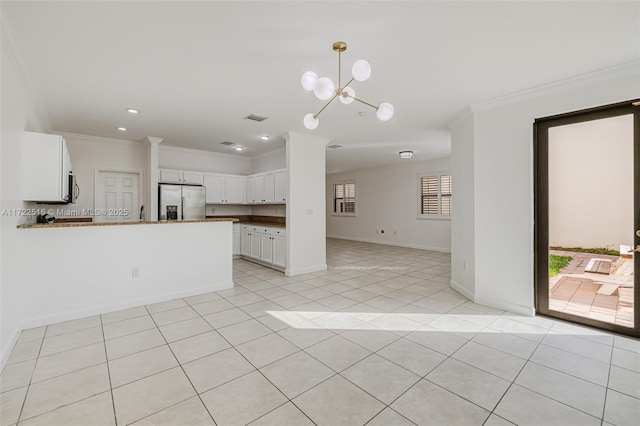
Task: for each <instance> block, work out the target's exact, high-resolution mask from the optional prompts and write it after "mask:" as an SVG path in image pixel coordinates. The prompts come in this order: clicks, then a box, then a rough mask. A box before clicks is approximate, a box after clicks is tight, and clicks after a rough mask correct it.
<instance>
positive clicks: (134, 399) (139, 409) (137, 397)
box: [113, 367, 196, 424]
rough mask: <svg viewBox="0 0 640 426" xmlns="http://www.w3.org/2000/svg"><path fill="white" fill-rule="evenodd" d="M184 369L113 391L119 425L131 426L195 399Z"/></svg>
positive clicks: (166, 372)
mask: <svg viewBox="0 0 640 426" xmlns="http://www.w3.org/2000/svg"><path fill="white" fill-rule="evenodd" d="M195 394H196V393H195V391H194V390H193V387H192V386H191V383H189V380H188V379H187V377H186V376H185V375H184V372H183V371H182V369H181V368H179V367H176V368H173V369H171V370H168V371H164V372H162V373H158V374H156V375H153V376H150V377H147V378H145V379H142V380H138V381H136V382H133V383H129V384H128V385H125V386H122V387H119V388H117V389H114V390H113V401H114V405H115V409H116V418H117V420H118V424H129V423H132V422H134V421H136V420H140V419H142V418H144V417H147V416H149V415H151V414H154V413H157V412H158V411H161V410H164V409H165V408H168V407H170V406H172V405H175V404H177V403H179V402H181V401H185V400H187V399H189V398H191V397H193V396H195Z"/></svg>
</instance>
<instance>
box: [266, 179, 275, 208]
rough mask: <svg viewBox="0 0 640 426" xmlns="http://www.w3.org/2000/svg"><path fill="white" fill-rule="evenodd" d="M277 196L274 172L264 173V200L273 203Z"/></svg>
mask: <svg viewBox="0 0 640 426" xmlns="http://www.w3.org/2000/svg"><path fill="white" fill-rule="evenodd" d="M274 201H276V198H275V175H274V173H273V172H269V173H265V174H264V202H265V203H273V202H274Z"/></svg>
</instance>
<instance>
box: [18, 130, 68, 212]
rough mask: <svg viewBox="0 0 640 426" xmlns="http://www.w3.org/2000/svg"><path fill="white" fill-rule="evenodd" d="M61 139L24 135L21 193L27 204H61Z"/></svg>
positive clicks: (59, 137)
mask: <svg viewBox="0 0 640 426" xmlns="http://www.w3.org/2000/svg"><path fill="white" fill-rule="evenodd" d="M62 140H63V139H62V137H61V136H58V135H47V134H44V133H33V132H24V136H23V140H22V146H21V149H22V158H23V164H22V191H23V199H24V200H27V201H52V202H60V201H63V187H64V182H65V180H64V179H65V178H67V177H66V176H64V175H63V164H62V160H63V152H62V143H63V142H62Z"/></svg>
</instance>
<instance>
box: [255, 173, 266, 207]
mask: <svg viewBox="0 0 640 426" xmlns="http://www.w3.org/2000/svg"><path fill="white" fill-rule="evenodd" d="M255 178H256V201H255V203H256V204H260V203H264V201H265V198H264V197H265V194H264V173H261V174H259V175H255Z"/></svg>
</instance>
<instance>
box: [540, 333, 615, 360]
mask: <svg viewBox="0 0 640 426" xmlns="http://www.w3.org/2000/svg"><path fill="white" fill-rule="evenodd" d="M542 343H543V344H545V345H548V346H553V347H554V348H558V349H563V350H565V351H567V352H573V353H575V354H578V355H582V356H584V357H587V358H593V359H595V360H597V361H601V362H605V363H609V360H610V359H611V350H612V348H611V345H604V344H602V343H597V342H593V341H591V340H586V339H582V338H580V337H575V336H567V335H563V334H548V335H546V336H545V337H544V339H542Z"/></svg>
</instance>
